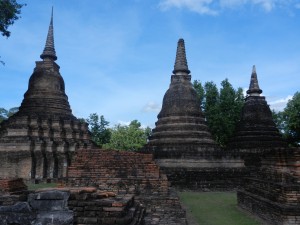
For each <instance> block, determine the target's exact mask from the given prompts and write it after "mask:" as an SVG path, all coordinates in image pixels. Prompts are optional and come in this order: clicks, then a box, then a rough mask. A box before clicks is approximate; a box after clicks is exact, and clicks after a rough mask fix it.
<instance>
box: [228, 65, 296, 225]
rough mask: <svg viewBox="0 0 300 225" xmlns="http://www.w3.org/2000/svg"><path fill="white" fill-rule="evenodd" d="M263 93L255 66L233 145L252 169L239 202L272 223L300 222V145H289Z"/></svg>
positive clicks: (239, 194)
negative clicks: (298, 146)
mask: <svg viewBox="0 0 300 225" xmlns="http://www.w3.org/2000/svg"><path fill="white" fill-rule="evenodd" d="M261 93H262V90H261V89H260V88H259V85H258V79H257V74H256V68H255V66H253V70H252V74H251V80H250V86H249V90H248V91H247V94H248V96H247V97H246V99H245V105H244V107H243V109H242V115H241V120H240V122H239V124H238V126H237V129H236V134H235V135H234V137H233V138H232V140H231V143H230V145H229V146H230V148H233V149H238V151H239V152H240V155H242V156H243V158H244V159H245V165H246V167H247V168H248V170H249V172H250V173H249V176H248V177H245V178H244V179H243V182H244V185H243V186H241V187H240V189H239V190H238V205H239V206H240V207H241V208H243V209H245V210H247V211H250V212H251V213H252V214H253V215H256V216H258V217H260V218H261V219H263V220H264V221H266V222H267V223H268V224H274V225H283V224H289V225H296V224H299V222H300V170H299V160H300V154H299V153H300V152H299V148H298V149H297V148H288V147H287V144H286V143H285V142H284V141H283V139H282V137H281V135H280V133H279V131H278V129H277V128H276V125H275V123H274V122H273V119H272V113H271V110H270V107H269V106H268V104H267V102H266V100H265V97H264V96H261V95H260V94H261Z"/></svg>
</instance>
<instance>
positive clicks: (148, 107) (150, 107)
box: [142, 102, 161, 112]
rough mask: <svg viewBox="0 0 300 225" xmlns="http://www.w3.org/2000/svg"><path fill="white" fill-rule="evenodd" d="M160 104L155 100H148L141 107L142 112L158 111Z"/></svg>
mask: <svg viewBox="0 0 300 225" xmlns="http://www.w3.org/2000/svg"><path fill="white" fill-rule="evenodd" d="M160 109H161V106H160V105H159V104H157V103H155V102H148V103H147V104H146V105H145V106H144V107H143V109H142V111H143V112H159V111H160Z"/></svg>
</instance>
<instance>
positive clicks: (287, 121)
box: [279, 92, 300, 146]
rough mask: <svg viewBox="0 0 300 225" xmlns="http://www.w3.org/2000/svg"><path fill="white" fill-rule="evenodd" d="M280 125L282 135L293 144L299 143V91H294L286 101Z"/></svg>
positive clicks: (280, 114) (297, 144)
mask: <svg viewBox="0 0 300 225" xmlns="http://www.w3.org/2000/svg"><path fill="white" fill-rule="evenodd" d="M280 117H282V118H281V120H282V122H281V126H282V128H283V129H282V130H283V134H284V137H285V138H286V139H287V141H288V143H289V144H291V145H293V146H299V145H300V92H296V93H295V94H294V96H293V98H292V99H291V100H289V101H288V103H287V105H286V107H285V108H284V110H283V112H282V113H279V118H280Z"/></svg>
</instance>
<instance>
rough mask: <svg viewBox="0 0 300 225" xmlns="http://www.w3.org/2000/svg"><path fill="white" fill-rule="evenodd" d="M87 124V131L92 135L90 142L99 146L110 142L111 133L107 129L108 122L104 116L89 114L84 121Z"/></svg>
mask: <svg viewBox="0 0 300 225" xmlns="http://www.w3.org/2000/svg"><path fill="white" fill-rule="evenodd" d="M86 122H87V123H88V124H89V130H90V132H91V135H92V140H93V141H94V142H95V143H96V144H97V145H99V146H102V145H103V144H106V143H108V142H109V141H110V137H111V132H110V130H109V128H108V125H109V122H108V121H106V120H105V118H104V116H103V115H101V116H100V117H99V115H98V114H97V113H92V114H90V116H89V118H88V119H86Z"/></svg>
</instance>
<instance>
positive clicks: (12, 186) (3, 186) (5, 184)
mask: <svg viewBox="0 0 300 225" xmlns="http://www.w3.org/2000/svg"><path fill="white" fill-rule="evenodd" d="M24 190H27V186H26V185H25V184H24V182H23V179H22V178H0V192H10V193H15V192H22V191H24Z"/></svg>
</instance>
